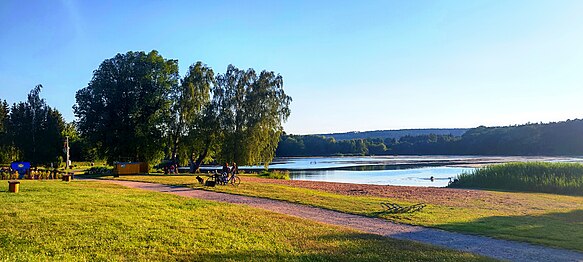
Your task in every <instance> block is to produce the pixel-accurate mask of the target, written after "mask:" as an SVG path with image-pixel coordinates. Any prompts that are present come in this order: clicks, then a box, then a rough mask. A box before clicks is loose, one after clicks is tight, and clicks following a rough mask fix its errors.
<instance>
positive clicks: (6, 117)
mask: <svg viewBox="0 0 583 262" xmlns="http://www.w3.org/2000/svg"><path fill="white" fill-rule="evenodd" d="M9 121H10V107H9V106H8V103H7V102H6V100H4V101H2V102H0V163H9V162H12V161H14V160H16V158H17V156H18V152H17V150H16V149H15V148H14V146H13V143H12V139H11V137H10V133H9V124H10V123H9Z"/></svg>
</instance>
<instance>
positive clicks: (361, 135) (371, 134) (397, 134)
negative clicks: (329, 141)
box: [320, 128, 468, 140]
mask: <svg viewBox="0 0 583 262" xmlns="http://www.w3.org/2000/svg"><path fill="white" fill-rule="evenodd" d="M467 130H468V129H466V128H430V129H400V130H377V131H364V132H346V133H333V134H321V135H320V136H325V137H332V138H334V139H336V140H352V139H373V138H381V139H387V138H391V139H399V138H401V137H404V136H423V135H431V134H435V135H452V136H461V135H463V134H464V133H465V132H466V131H467Z"/></svg>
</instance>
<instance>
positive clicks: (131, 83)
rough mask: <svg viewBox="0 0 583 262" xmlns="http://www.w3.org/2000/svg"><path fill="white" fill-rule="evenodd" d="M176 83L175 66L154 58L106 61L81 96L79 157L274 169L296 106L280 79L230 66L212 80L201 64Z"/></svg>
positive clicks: (137, 54) (152, 54)
mask: <svg viewBox="0 0 583 262" xmlns="http://www.w3.org/2000/svg"><path fill="white" fill-rule="evenodd" d="M178 82H179V75H178V61H176V60H166V59H164V58H163V57H162V56H160V55H158V53H157V52H156V51H152V52H150V53H148V54H146V53H144V52H128V53H126V54H118V55H116V56H115V57H114V58H111V59H107V60H105V61H104V62H103V63H102V64H101V65H100V66H99V68H98V69H97V70H95V72H94V75H93V79H92V80H91V82H90V83H89V85H88V86H87V87H85V88H83V89H81V90H79V91H78V92H77V95H76V99H77V104H76V105H75V106H74V111H75V115H76V116H77V117H78V119H79V121H78V123H77V129H78V131H79V133H80V137H81V138H82V139H81V140H80V141H81V142H82V143H81V145H80V147H81V148H85V149H86V150H81V151H82V155H87V156H91V157H93V158H97V157H104V158H106V159H107V160H108V161H109V162H113V161H128V160H129V161H146V162H151V163H152V164H155V163H156V162H158V160H161V159H162V158H163V157H166V159H171V160H172V161H173V162H174V161H177V162H181V164H186V163H187V161H186V160H187V159H189V160H191V161H192V162H195V163H196V164H195V165H194V166H195V169H196V167H198V166H199V165H200V164H201V163H202V162H203V161H204V160H205V159H206V160H209V159H208V158H209V157H213V158H214V159H215V160H220V161H228V162H233V161H236V162H237V163H239V164H240V165H247V164H259V163H263V164H265V165H267V164H268V163H269V162H271V160H272V159H273V156H274V154H275V153H274V152H275V148H276V147H277V143H278V141H279V138H280V134H281V133H282V131H283V127H282V122H284V121H286V119H287V117H288V116H289V103H290V102H291V98H290V97H289V96H287V95H286V94H285V93H284V91H283V78H282V77H281V76H280V75H277V74H275V73H274V72H269V71H262V72H261V73H260V74H259V75H257V74H256V73H255V71H254V70H253V69H249V70H247V71H243V70H239V69H237V68H236V67H234V66H232V65H230V66H229V67H228V68H227V72H226V73H225V74H224V75H218V76H216V77H215V75H214V72H213V70H212V69H211V68H209V67H208V66H206V65H205V64H203V63H202V62H197V63H196V64H194V65H192V66H190V68H189V70H188V72H187V74H186V76H185V77H184V78H183V79H182V80H181V81H180V83H178ZM95 153H98V155H97V156H94V155H95ZM180 160H182V161H180Z"/></svg>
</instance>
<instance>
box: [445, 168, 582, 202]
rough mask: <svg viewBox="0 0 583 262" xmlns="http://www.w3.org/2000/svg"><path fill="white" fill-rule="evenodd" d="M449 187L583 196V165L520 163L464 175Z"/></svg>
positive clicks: (482, 169) (480, 169)
mask: <svg viewBox="0 0 583 262" xmlns="http://www.w3.org/2000/svg"><path fill="white" fill-rule="evenodd" d="M449 187H454V188H481V189H496V190H510V191H522V192H542V193H553V194H563V195H583V164H579V163H549V162H517V163H506V164H500V165H491V166H486V167H482V168H478V169H476V170H474V171H472V172H469V173H462V174H460V175H459V176H458V178H457V180H456V181H454V183H452V184H451V185H449Z"/></svg>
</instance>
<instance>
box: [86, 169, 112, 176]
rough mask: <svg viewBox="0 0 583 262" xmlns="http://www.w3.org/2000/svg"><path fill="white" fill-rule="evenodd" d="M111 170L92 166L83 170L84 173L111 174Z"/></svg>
mask: <svg viewBox="0 0 583 262" xmlns="http://www.w3.org/2000/svg"><path fill="white" fill-rule="evenodd" d="M112 173H113V170H112V169H111V168H108V167H92V168H90V169H88V170H87V171H85V175H104V176H107V175H111V174H112Z"/></svg>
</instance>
